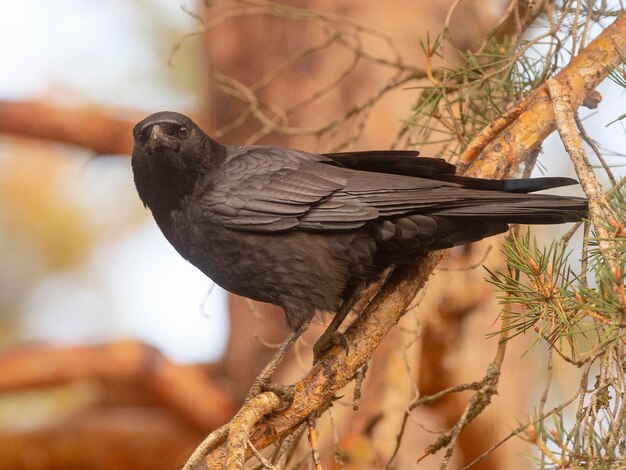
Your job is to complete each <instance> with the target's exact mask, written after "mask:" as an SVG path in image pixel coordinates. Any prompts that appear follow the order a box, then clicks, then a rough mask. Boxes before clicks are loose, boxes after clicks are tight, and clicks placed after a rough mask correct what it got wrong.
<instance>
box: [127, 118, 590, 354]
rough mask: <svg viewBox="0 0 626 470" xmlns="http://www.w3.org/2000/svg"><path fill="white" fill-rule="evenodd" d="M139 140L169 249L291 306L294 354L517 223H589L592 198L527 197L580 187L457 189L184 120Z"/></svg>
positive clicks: (402, 159) (462, 182) (426, 170)
mask: <svg viewBox="0 0 626 470" xmlns="http://www.w3.org/2000/svg"><path fill="white" fill-rule="evenodd" d="M133 134H134V138H135V145H134V149H133V157H132V167H133V172H134V178H135V184H136V186H137V191H138V192H139V196H140V197H141V200H142V201H143V202H144V204H145V205H146V206H147V207H149V208H150V210H151V211H152V214H153V216H154V219H155V220H156V222H157V224H158V226H159V227H160V229H161V230H162V232H163V234H164V235H165V237H166V238H167V239H168V240H169V242H170V243H171V244H172V245H173V246H174V247H175V248H176V250H178V252H179V253H180V254H181V255H182V256H183V257H184V258H185V259H187V260H188V261H190V262H191V263H192V264H193V265H195V266H196V267H197V268H198V269H200V270H201V271H202V272H203V273H205V274H206V275H207V276H209V277H210V278H211V279H212V280H213V281H215V282H216V283H217V284H219V285H220V286H222V287H223V288H224V289H226V290H228V291H230V292H233V293H235V294H238V295H242V296H244V297H248V298H250V299H254V300H259V301H262V302H269V303H271V304H275V305H279V306H281V307H282V308H283V309H284V311H285V316H286V318H287V323H288V325H289V328H290V329H291V331H292V332H293V333H292V335H290V340H291V341H293V340H295V338H297V336H298V335H299V334H300V333H301V332H302V331H303V330H304V329H305V328H306V327H307V326H308V324H309V323H310V321H311V319H312V317H313V316H314V314H315V312H316V311H327V312H331V313H337V315H336V319H337V320H336V321H334V322H333V323H334V325H333V328H336V327H337V326H339V325H338V324H339V323H341V321H342V320H343V318H344V317H345V315H346V314H347V313H348V311H349V309H350V307H351V306H352V304H353V302H354V300H355V298H356V297H357V296H358V293H359V291H360V290H361V288H362V287H363V286H365V285H366V284H367V283H368V282H371V281H372V280H374V279H376V278H377V277H379V276H380V274H381V273H382V272H383V270H385V269H386V268H387V267H390V266H393V265H397V264H401V263H416V262H418V261H419V259H420V257H421V256H422V255H424V253H426V252H427V251H431V250H440V249H443V248H449V247H453V246H456V245H461V244H464V243H470V242H473V241H476V240H480V239H482V238H485V237H488V236H491V235H495V234H498V233H502V232H505V231H506V230H507V229H508V224H511V223H521V224H558V223H563V222H575V221H578V220H580V219H581V218H582V217H584V216H585V215H586V213H587V201H586V200H585V199H582V198H576V197H563V196H553V195H543V194H539V195H535V194H528V193H530V192H533V191H538V190H542V189H547V188H554V187H558V186H565V185H570V184H576V181H575V180H572V179H569V178H536V179H517V180H500V181H497V180H486V179H479V178H469V177H462V176H456V175H455V167H454V165H451V164H449V163H447V162H445V161H444V160H442V159H437V158H426V157H417V155H418V152H416V151H389V150H381V151H369V152H348V153H330V154H316V153H311V152H305V151H302V150H296V149H291V148H284V147H275V146H267V145H254V146H247V147H246V146H225V145H221V144H219V143H218V142H216V141H214V140H212V139H211V138H210V137H209V136H207V135H206V134H205V133H204V132H203V131H202V130H201V129H200V128H199V127H198V126H197V125H196V124H195V123H194V122H193V121H192V120H191V119H189V118H188V117H187V116H184V115H182V114H178V113H174V112H160V113H156V114H153V115H151V116H149V117H147V118H146V119H144V120H143V121H141V122H140V123H139V124H137V125H136V126H135V128H134V131H133ZM333 328H329V332H327V333H325V334H324V335H323V337H322V338H324V339H325V341H323V342H321V343H320V342H318V345H316V354H317V356H319V355H320V354H321V353H323V352H324V350H325V349H327V348H328V346H329V343H328V341H329V337H330V336H329V335H330V333H332V329H333Z"/></svg>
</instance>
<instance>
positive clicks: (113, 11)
mask: <svg viewBox="0 0 626 470" xmlns="http://www.w3.org/2000/svg"><path fill="white" fill-rule="evenodd" d="M182 3H183V4H186V5H191V4H193V2H182ZM180 4H181V3H180V2H178V1H175V0H174V1H172V0H169V1H168V0H136V1H128V0H98V1H93V0H92V1H89V0H20V1H17V2H5V3H4V5H3V9H2V13H3V14H2V15H1V16H0V57H2V64H3V65H2V69H3V71H0V99H37V98H40V97H42V96H46V95H50V96H52V95H54V97H55V98H56V99H57V100H58V99H59V97H61V99H63V100H67V101H68V102H95V103H102V104H105V105H108V106H122V107H129V108H135V109H144V110H146V112H152V111H156V110H160V109H172V110H184V109H190V108H193V107H194V103H196V102H197V99H198V98H197V94H196V90H195V89H194V87H196V86H197V84H198V83H199V82H200V81H201V77H187V76H184V75H181V70H180V69H179V68H177V67H178V66H177V61H176V60H175V61H174V68H171V67H169V66H168V65H167V58H168V54H169V51H170V48H171V47H172V46H173V42H172V41H173V39H172V38H175V37H177V36H176V35H174V36H171V35H169V36H168V37H167V39H164V40H162V41H158V40H155V38H158V34H155V31H154V27H155V26H154V24H155V21H154V20H155V18H156V19H160V21H162V22H164V23H166V24H167V25H168V26H169V27H171V28H174V29H176V30H179V31H180V34H183V33H184V32H185V31H191V30H192V29H193V28H194V26H195V20H194V19H192V18H190V17H189V16H188V15H187V14H185V13H184V12H183V11H182V9H181V8H180ZM187 52H189V51H187ZM191 53H193V51H192V52H191ZM7 71H8V72H7ZM598 90H599V91H600V93H601V94H602V95H603V97H604V101H603V103H602V104H601V106H600V108H599V109H598V110H594V111H590V110H583V111H582V115H583V116H589V115H592V116H591V117H590V118H589V119H587V120H586V123H587V130H588V131H589V133H590V134H591V135H592V136H593V137H594V138H595V139H597V140H599V141H600V142H602V143H603V145H604V146H606V147H607V148H610V149H616V150H623V149H624V148H626V134H625V133H624V128H623V125H622V124H621V123H617V124H613V125H612V126H610V127H608V128H607V127H605V125H606V124H607V123H608V122H610V121H612V120H613V119H615V117H617V116H618V115H619V114H621V113H623V109H624V107H625V106H624V103H625V102H624V96H625V95H624V90H622V89H621V88H619V87H618V86H616V85H615V84H613V83H612V82H610V81H606V82H605V83H604V84H603V85H601V86H600V88H599V89H598ZM407 112H408V110H407ZM402 117H403V116H398V119H401V118H402ZM1 140H2V136H1V135H0V143H1ZM391 140H393V136H390V141H391ZM1 152H2V149H1V146H0V161H1V159H2V153H1ZM562 152H563V150H562V145H561V144H560V141H559V139H558V137H557V136H555V135H553V136H551V138H550V139H548V141H546V144H545V145H544V154H545V156H543V157H541V158H540V162H541V164H542V166H543V167H544V168H545V171H544V172H542V171H540V170H537V171H536V172H535V175H539V174H540V173H544V174H546V175H555V174H563V173H564V172H567V173H568V174H570V175H573V170H572V169H571V167H569V166H568V165H567V164H566V163H564V162H566V160H565V159H564V158H562V157H561V154H562ZM80 153H81V152H80V151H77V154H79V155H77V159H76V160H77V163H76V168H75V174H74V175H70V177H71V178H72V180H73V181H74V180H75V181H74V182H73V183H72V184H71V185H70V187H68V191H73V192H75V193H76V196H77V197H79V196H80V197H81V198H83V199H84V203H85V204H88V205H89V207H93V208H95V209H94V210H93V211H91V212H88V214H89V217H94V218H98V217H101V218H102V217H103V218H104V219H106V218H107V217H113V216H114V215H115V213H116V211H124V210H131V209H132V210H136V207H131V206H133V205H135V206H136V205H139V204H140V202H139V199H138V197H137V196H136V194H135V190H134V186H133V184H132V175H131V172H130V166H129V160H128V159H124V158H117V159H114V158H108V159H104V160H95V161H92V162H90V163H88V164H86V163H85V156H81V155H80ZM557 154H558V155H559V157H558V158H548V156H550V157H551V156H552V155H557ZM85 155H86V154H85ZM609 160H610V161H611V162H612V163H619V161H618V160H617V159H615V158H612V159H609ZM555 162H560V163H555ZM624 170H625V168H624V167H623V166H622V167H620V168H618V169H617V173H620V174H624ZM603 181H605V180H603ZM577 191H578V188H566V189H564V190H560V191H559V192H560V193H561V194H567V193H572V192H577ZM111 194H115V195H116V197H115V198H113V199H112V198H111V197H110V195H111ZM124 206H127V208H125V207H124ZM564 230H566V228H565V229H564ZM23 307H24V310H25V312H26V313H25V315H24V316H23V318H22V319H21V321H20V326H19V327H20V329H21V335H22V337H23V338H24V339H26V340H36V341H39V340H50V341H55V342H63V343H84V342H86V341H93V342H102V341H106V340H110V339H113V338H119V337H135V338H140V339H143V340H145V341H148V342H149V343H151V344H153V345H155V346H157V347H159V348H160V349H161V350H163V351H164V352H165V353H166V354H167V355H168V356H169V357H171V358H173V359H175V360H178V361H182V362H196V361H210V360H214V359H217V358H218V357H219V355H220V354H221V351H222V350H223V348H224V346H225V341H226V335H225V332H226V329H227V327H228V326H227V325H228V322H227V318H226V314H225V308H226V296H225V295H224V292H223V291H222V290H221V289H219V288H218V287H217V286H215V287H213V285H212V283H211V281H209V280H208V279H207V278H206V277H205V276H204V275H202V274H201V273H200V272H199V271H197V270H196V269H195V268H194V267H193V266H191V265H190V264H188V263H186V262H185V261H184V260H182V258H181V257H180V256H179V255H178V254H177V253H176V252H175V251H174V249H173V248H172V247H171V246H170V245H169V244H168V243H167V242H166V241H165V239H164V238H163V236H162V235H161V233H160V232H159V231H158V229H157V228H156V225H155V224H154V222H153V221H152V219H151V217H149V215H148V214H147V213H146V217H145V221H144V222H143V223H141V224H140V225H138V226H136V227H134V228H132V229H131V230H129V231H127V232H126V233H125V234H124V235H123V236H121V237H120V238H117V239H114V240H110V241H109V242H107V243H106V244H104V245H100V246H99V247H98V248H97V249H96V250H95V251H94V252H93V253H92V255H91V256H90V258H89V260H88V262H87V263H86V266H84V267H81V268H76V269H73V270H69V271H67V272H58V273H56V274H55V275H53V276H52V277H49V278H47V279H46V280H45V281H43V282H41V283H40V284H39V285H38V286H37V288H36V289H35V290H34V291H33V292H32V294H31V295H30V296H28V298H26V299H25V300H24V305H23Z"/></svg>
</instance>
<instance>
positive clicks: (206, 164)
mask: <svg viewBox="0 0 626 470" xmlns="http://www.w3.org/2000/svg"><path fill="white" fill-rule="evenodd" d="M133 137H134V139H135V145H134V147H133V158H132V166H133V173H134V177H135V184H136V186H137V190H138V191H139V196H140V197H141V199H142V200H143V202H144V204H146V205H148V206H150V208H151V209H153V211H154V208H155V206H157V205H159V206H169V207H171V208H172V209H174V208H176V207H177V206H179V205H180V204H181V203H182V199H183V198H184V197H185V196H187V195H189V194H191V192H193V190H194V188H195V185H196V182H197V181H198V180H199V179H200V178H201V177H203V176H204V175H205V174H206V173H207V172H209V171H211V170H212V169H213V168H214V167H215V166H216V164H217V163H218V162H219V161H220V157H221V154H222V150H223V147H222V146H221V145H220V144H218V143H217V142H215V141H213V140H211V139H210V138H209V136H207V135H206V134H205V133H204V132H203V131H202V129H200V128H199V127H198V126H197V125H196V123H195V122H193V121H192V120H191V119H190V118H188V117H187V116H185V115H183V114H180V113H175V112H172V111H162V112H159V113H155V114H151V115H150V116H148V117H147V118H145V119H144V120H142V121H141V122H139V123H138V124H137V125H136V126H135V128H134V129H133Z"/></svg>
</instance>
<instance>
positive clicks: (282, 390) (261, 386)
mask: <svg viewBox="0 0 626 470" xmlns="http://www.w3.org/2000/svg"><path fill="white" fill-rule="evenodd" d="M309 324H310V322H306V323H305V324H304V325H302V326H300V327H299V328H298V329H297V330H295V331H292V332H291V333H289V336H287V338H285V340H284V341H283V342H282V343H281V344H280V346H279V347H278V349H277V350H276V352H275V353H274V356H273V357H272V359H271V360H270V362H268V363H267V365H266V366H265V367H264V368H263V370H262V371H261V372H260V373H259V375H257V376H256V379H254V383H253V384H252V387H251V388H250V391H249V392H248V395H247V396H246V402H247V401H248V400H250V398H252V397H254V396H256V395H258V394H259V393H261V392H263V391H265V390H270V391H272V392H274V393H276V394H277V395H279V396H280V397H281V398H283V399H285V400H286V401H289V395H290V391H289V389H288V387H285V386H282V385H277V384H272V383H271V379H272V375H274V372H276V369H277V368H278V366H279V364H280V363H281V362H282V360H283V359H284V357H285V355H286V354H287V351H289V348H291V346H292V345H293V344H294V343H295V342H296V341H297V340H298V338H299V337H300V336H302V333H304V332H305V331H306V329H307V328H308V327H309Z"/></svg>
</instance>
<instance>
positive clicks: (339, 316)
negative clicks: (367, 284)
mask: <svg viewBox="0 0 626 470" xmlns="http://www.w3.org/2000/svg"><path fill="white" fill-rule="evenodd" d="M360 293H361V290H360V289H355V290H354V291H353V293H352V294H351V295H350V296H349V297H348V298H347V299H346V300H345V301H344V302H343V304H341V307H339V310H337V313H335V316H334V317H333V319H332V321H331V322H330V324H329V325H328V327H327V328H326V331H324V333H322V336H320V338H319V339H318V340H317V341H316V342H315V344H314V345H313V363H314V364H315V363H316V362H317V361H319V360H320V358H321V357H322V356H323V355H324V354H326V353H327V352H328V351H330V349H332V348H333V347H334V346H339V345H342V346H343V347H344V349H345V350H346V352H348V350H349V348H350V345H349V344H348V340H347V339H346V337H345V336H344V334H343V333H341V332H339V331H337V330H338V329H339V327H340V326H341V324H342V323H343V321H344V320H345V319H346V317H347V316H348V313H350V310H352V307H353V306H354V304H355V303H356V301H357V300H358V299H359V297H360V295H359V294H360Z"/></svg>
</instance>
